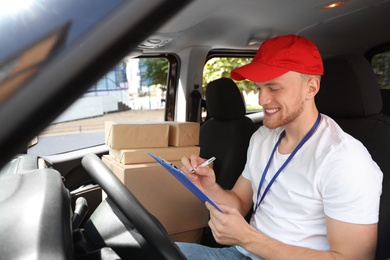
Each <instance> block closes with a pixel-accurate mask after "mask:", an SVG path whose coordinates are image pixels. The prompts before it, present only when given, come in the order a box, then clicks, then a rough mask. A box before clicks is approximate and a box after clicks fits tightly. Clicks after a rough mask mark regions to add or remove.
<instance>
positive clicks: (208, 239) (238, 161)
mask: <svg viewBox="0 0 390 260" xmlns="http://www.w3.org/2000/svg"><path fill="white" fill-rule="evenodd" d="M206 107H207V113H208V120H206V121H205V122H204V123H203V124H202V125H201V127H200V139H199V146H200V156H201V157H202V158H210V157H212V156H215V157H216V158H217V159H216V160H215V161H214V163H213V169H214V171H215V175H216V181H217V183H218V184H219V185H221V187H222V188H224V189H231V188H232V187H233V186H234V184H235V183H236V180H237V179H238V177H239V176H240V175H241V173H242V171H243V169H244V166H245V163H246V153H247V149H248V146H249V140H250V138H251V136H252V134H253V133H254V132H255V131H256V129H257V127H256V126H255V124H254V123H253V122H252V120H251V119H249V118H248V117H246V116H245V104H244V101H243V98H242V96H241V93H240V91H239V90H238V87H237V85H236V84H235V83H234V81H233V80H231V79H229V78H220V79H217V80H214V81H212V82H210V83H209V84H208V85H207V88H206ZM247 218H248V216H247ZM202 244H204V245H207V246H211V247H221V246H222V245H219V244H218V243H217V242H216V241H215V239H214V238H213V235H212V233H211V230H210V228H206V229H205V230H204V233H203V237H202Z"/></svg>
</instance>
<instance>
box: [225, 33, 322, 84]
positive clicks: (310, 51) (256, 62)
mask: <svg viewBox="0 0 390 260" xmlns="http://www.w3.org/2000/svg"><path fill="white" fill-rule="evenodd" d="M289 71H295V72H299V73H303V74H310V75H323V74H324V67H323V65H322V59H321V55H320V53H319V51H318V49H317V47H316V45H315V44H314V43H313V42H311V41H309V40H308V39H306V38H304V37H302V36H296V35H293V34H290V35H285V36H278V37H275V38H272V39H269V40H266V41H265V42H263V44H262V45H261V46H260V49H259V50H258V51H257V53H256V56H255V57H254V58H253V61H252V62H251V63H249V64H247V65H244V66H242V67H239V68H237V69H234V70H232V71H231V72H230V76H231V77H232V78H233V79H234V80H243V79H249V80H251V81H253V82H265V81H269V80H271V79H274V78H276V77H279V76H281V75H283V74H285V73H287V72H289Z"/></svg>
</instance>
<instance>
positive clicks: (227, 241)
mask: <svg viewBox="0 0 390 260" xmlns="http://www.w3.org/2000/svg"><path fill="white" fill-rule="evenodd" d="M321 75H323V65H322V59H321V56H320V54H319V52H318V50H317V47H316V46H315V45H314V44H313V43H312V42H310V41H309V40H307V39H306V38H304V37H300V36H295V35H287V36H280V37H275V38H272V39H269V40H267V41H265V42H264V43H263V44H262V46H261V47H260V49H259V51H258V52H257V54H256V56H255V58H254V60H253V61H252V62H251V63H250V64H247V65H245V66H243V67H240V68H238V69H235V70H233V71H232V72H231V76H232V78H233V79H236V80H243V79H248V80H251V81H253V82H255V84H256V85H257V87H258V90H259V103H260V105H262V106H263V110H264V121H263V122H264V126H262V127H260V128H259V129H258V130H257V131H256V132H255V133H254V134H253V136H252V138H251V142H250V145H249V148H248V154H247V163H246V166H245V169H244V171H243V173H242V175H241V176H240V177H239V179H238V180H237V182H236V184H235V186H234V187H233V189H232V190H231V191H227V190H223V189H222V188H221V187H220V186H218V184H217V183H216V182H215V175H214V172H213V171H212V169H210V168H208V167H197V166H198V165H200V164H201V163H202V162H203V159H201V158H199V157H198V156H192V157H191V158H189V159H188V158H183V159H182V162H183V168H182V170H183V172H185V174H186V175H187V176H188V177H189V178H191V180H192V181H193V182H194V183H195V184H196V185H197V186H198V187H200V188H201V189H202V190H203V191H204V192H205V193H206V194H207V195H208V196H209V197H211V198H212V199H213V200H214V201H215V202H216V203H217V204H218V206H219V207H220V208H221V209H222V211H223V212H224V214H223V213H221V212H219V211H218V210H217V209H216V208H214V207H213V206H211V205H210V204H207V203H206V206H207V208H208V209H209V210H210V221H209V226H210V228H211V229H212V232H213V235H214V237H215V239H216V241H217V242H219V243H221V244H224V245H231V246H230V247H225V248H222V249H220V248H208V247H204V246H200V245H195V244H186V243H178V245H179V247H180V249H181V250H182V251H183V253H184V254H185V255H186V256H187V257H188V259H354V260H356V259H374V257H375V249H376V239H377V222H378V212H379V198H380V194H381V183H382V172H381V171H380V169H379V167H378V166H377V165H376V163H375V162H373V161H372V159H371V156H370V154H369V153H368V151H367V150H366V149H365V147H364V146H363V145H362V144H361V143H360V142H359V141H357V140H356V139H354V138H352V137H351V136H350V135H348V134H346V133H345V132H343V131H342V130H341V128H340V127H339V126H338V125H337V124H336V123H335V122H334V121H333V120H332V119H331V118H329V117H328V116H326V115H321V114H320V113H319V112H318V110H317V108H316V105H315V101H314V97H315V95H316V94H317V92H318V91H319V89H320V78H321ZM192 170H195V173H191V171H192ZM252 205H253V208H252ZM251 208H252V210H253V215H252V218H251V221H250V224H248V223H247V222H246V221H245V219H244V218H243V215H245V214H246V213H247V212H248V211H249V210H251Z"/></svg>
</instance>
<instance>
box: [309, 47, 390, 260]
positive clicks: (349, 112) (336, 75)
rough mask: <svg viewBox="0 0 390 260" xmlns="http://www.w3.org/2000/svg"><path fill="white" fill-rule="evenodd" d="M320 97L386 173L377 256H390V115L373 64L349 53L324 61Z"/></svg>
mask: <svg viewBox="0 0 390 260" xmlns="http://www.w3.org/2000/svg"><path fill="white" fill-rule="evenodd" d="M324 70H325V71H324V76H323V77H322V79H321V89H320V91H319V93H318V94H317V96H316V103H317V107H318V109H319V111H320V112H321V113H323V114H326V115H329V116H330V117H332V118H333V119H334V120H335V121H336V122H337V123H338V124H339V125H340V127H341V128H342V129H343V130H344V131H345V132H347V133H349V134H350V135H352V136H353V137H355V138H356V139H358V140H360V141H361V142H362V143H363V145H364V146H365V147H366V148H367V150H368V151H369V152H370V154H371V156H372V158H373V160H374V161H375V162H376V163H377V164H378V165H379V167H380V168H381V170H382V172H383V189H382V196H381V202H380V212H379V229H378V244H377V252H376V259H388V258H389V257H390V246H389V245H390V203H389V201H390V176H388V175H389V174H390V160H389V154H390V117H389V116H387V115H384V114H381V113H380V111H381V109H382V99H381V94H380V90H379V85H378V82H377V80H376V78H375V75H374V72H373V70H372V67H371V65H370V63H369V62H368V61H367V60H366V59H365V58H364V57H363V56H360V55H355V54H345V55H339V56H336V57H332V58H329V59H326V60H324Z"/></svg>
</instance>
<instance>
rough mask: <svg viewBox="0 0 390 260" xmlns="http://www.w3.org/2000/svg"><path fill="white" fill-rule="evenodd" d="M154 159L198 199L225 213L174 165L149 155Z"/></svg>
mask: <svg viewBox="0 0 390 260" xmlns="http://www.w3.org/2000/svg"><path fill="white" fill-rule="evenodd" d="M148 154H149V155H150V156H152V157H153V159H155V160H156V161H157V162H158V163H160V164H161V165H162V166H163V167H164V168H165V169H166V170H167V171H168V172H170V173H171V174H172V175H173V176H174V177H175V178H176V179H178V180H179V181H180V182H181V183H182V184H183V185H184V186H185V187H186V188H187V189H189V190H190V191H191V192H192V193H193V194H194V195H195V196H196V197H198V199H200V200H201V201H202V202H203V203H205V202H206V201H207V202H209V203H210V204H211V205H213V206H214V207H215V208H216V209H218V210H219V211H220V212H222V213H223V211H222V210H221V209H220V208H219V207H218V206H217V204H215V202H214V201H212V200H211V199H210V198H209V197H208V196H207V195H206V194H205V193H204V192H203V191H202V190H200V189H199V188H198V187H197V186H196V185H195V184H194V183H193V182H192V181H191V180H190V179H189V178H188V177H187V176H186V175H185V174H184V173H183V172H182V171H180V170H179V169H178V168H176V166H174V165H173V164H171V163H169V162H167V161H165V160H164V159H162V158H160V157H158V156H156V155H154V154H152V153H148Z"/></svg>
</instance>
